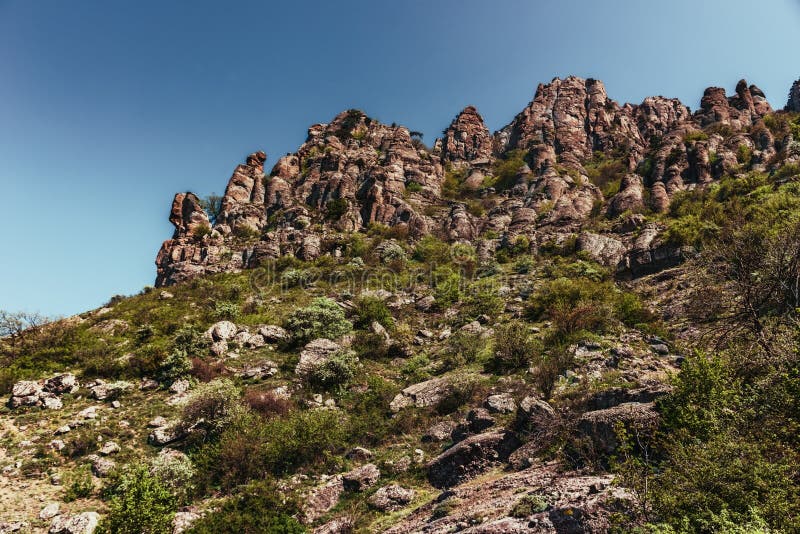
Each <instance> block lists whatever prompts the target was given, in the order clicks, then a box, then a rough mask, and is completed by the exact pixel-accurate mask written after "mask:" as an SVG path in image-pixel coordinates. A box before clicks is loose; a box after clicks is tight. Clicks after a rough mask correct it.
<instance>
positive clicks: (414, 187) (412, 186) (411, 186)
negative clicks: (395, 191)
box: [406, 182, 422, 193]
mask: <svg viewBox="0 0 800 534" xmlns="http://www.w3.org/2000/svg"><path fill="white" fill-rule="evenodd" d="M406 191H407V192H409V193H419V192H420V191H422V185H421V184H420V183H418V182H408V183H407V184H406Z"/></svg>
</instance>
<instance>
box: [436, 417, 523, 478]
mask: <svg viewBox="0 0 800 534" xmlns="http://www.w3.org/2000/svg"><path fill="white" fill-rule="evenodd" d="M519 446H520V441H519V439H517V437H516V435H514V433H512V432H508V431H499V432H487V433H485V434H478V435H476V436H471V437H469V438H467V439H465V440H464V441H461V442H459V443H457V444H456V445H454V446H453V447H451V448H449V449H447V450H446V451H445V452H443V453H442V454H440V455H439V456H437V457H436V458H434V459H433V460H431V461H430V462H429V463H428V465H427V468H428V480H429V481H430V483H431V484H432V485H433V486H435V487H437V488H447V487H450V486H455V485H457V484H460V483H461V482H464V481H465V480H469V479H471V478H474V477H475V476H477V475H479V474H481V473H482V472H484V471H485V470H487V469H489V468H491V467H493V466H497V465H500V463H502V462H504V461H505V460H507V459H508V457H509V455H510V454H511V453H512V452H513V451H514V450H515V449H516V448H517V447H519Z"/></svg>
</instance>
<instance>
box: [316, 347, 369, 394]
mask: <svg viewBox="0 0 800 534" xmlns="http://www.w3.org/2000/svg"><path fill="white" fill-rule="evenodd" d="M357 365H358V358H356V354H355V352H353V351H352V350H347V349H341V350H339V351H337V352H336V353H335V354H333V355H331V357H330V358H328V359H327V360H326V361H325V362H323V363H321V364H320V365H318V366H317V367H315V368H314V369H313V370H312V371H311V373H310V375H309V382H310V383H311V384H312V385H314V386H317V387H319V388H322V389H341V388H344V387H345V386H347V384H348V383H349V382H350V381H351V380H352V379H353V377H354V376H355V374H356V367H357Z"/></svg>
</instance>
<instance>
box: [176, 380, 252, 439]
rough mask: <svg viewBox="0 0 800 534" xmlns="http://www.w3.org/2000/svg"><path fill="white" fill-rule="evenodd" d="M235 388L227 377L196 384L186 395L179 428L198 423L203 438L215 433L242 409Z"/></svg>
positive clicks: (212, 436)
mask: <svg viewBox="0 0 800 534" xmlns="http://www.w3.org/2000/svg"><path fill="white" fill-rule="evenodd" d="M244 411H245V407H244V405H243V404H242V402H241V399H240V396H239V389H238V388H237V387H236V386H235V385H234V384H233V382H231V381H230V380H228V379H227V378H220V379H217V380H214V381H212V382H209V383H208V384H200V385H199V386H197V388H196V389H195V390H194V391H192V392H191V393H190V394H189V398H188V400H187V401H186V404H185V405H184V407H183V414H182V415H181V427H182V428H185V429H188V428H191V427H193V426H195V425H201V426H202V428H203V429H204V430H205V432H206V437H207V438H214V437H217V436H219V435H220V434H221V433H222V431H223V430H225V429H226V428H227V427H228V426H230V425H231V424H232V423H233V422H234V421H235V420H236V419H237V418H238V417H239V416H240V415H241V414H242V413H243V412H244Z"/></svg>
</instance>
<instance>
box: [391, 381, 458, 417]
mask: <svg viewBox="0 0 800 534" xmlns="http://www.w3.org/2000/svg"><path fill="white" fill-rule="evenodd" d="M451 391H452V384H451V383H450V380H449V379H448V378H446V377H437V378H432V379H430V380H426V381H425V382H420V383H418V384H413V385H411V386H408V387H407V388H405V389H404V390H403V391H402V392H400V393H398V394H397V395H396V396H395V397H394V399H392V402H391V403H390V404H389V407H390V408H391V410H392V411H393V412H399V411H400V410H402V409H403V408H406V407H408V406H416V407H417V408H425V407H427V406H434V405H435V404H438V403H439V401H441V400H442V399H444V398H445V397H446V396H447V395H449V394H450V392H451Z"/></svg>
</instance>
